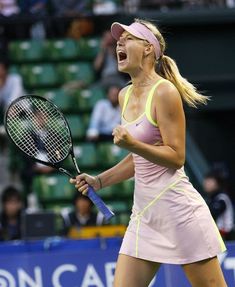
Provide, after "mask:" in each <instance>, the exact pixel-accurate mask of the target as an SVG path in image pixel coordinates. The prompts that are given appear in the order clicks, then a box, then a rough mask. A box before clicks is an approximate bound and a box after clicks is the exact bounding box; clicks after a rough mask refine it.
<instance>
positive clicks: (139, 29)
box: [111, 22, 161, 59]
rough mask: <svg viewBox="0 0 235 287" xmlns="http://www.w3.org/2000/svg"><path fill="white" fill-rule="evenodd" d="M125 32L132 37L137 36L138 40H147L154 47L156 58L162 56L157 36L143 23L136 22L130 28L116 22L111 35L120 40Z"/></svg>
mask: <svg viewBox="0 0 235 287" xmlns="http://www.w3.org/2000/svg"><path fill="white" fill-rule="evenodd" d="M124 31H127V32H128V33H130V34H131V35H133V36H135V37H136V38H139V39H142V40H146V41H148V42H149V43H150V44H152V45H153V46H154V51H155V55H156V58H157V59H158V58H159V56H160V53H161V52H160V51H161V50H160V44H159V42H158V40H157V38H156V36H155V35H154V34H153V32H152V31H150V30H149V29H148V28H147V27H146V26H145V25H143V24H141V23H137V22H134V23H132V24H131V25H130V26H127V25H123V24H121V23H118V22H114V23H113V24H112V26H111V33H112V36H113V37H114V39H116V40H119V38H120V36H121V35H122V33H123V32H124Z"/></svg>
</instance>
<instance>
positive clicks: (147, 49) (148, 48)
mask: <svg viewBox="0 0 235 287" xmlns="http://www.w3.org/2000/svg"><path fill="white" fill-rule="evenodd" d="M152 52H153V53H154V48H153V45H151V44H148V45H146V46H145V50H144V55H145V56H148V55H149V54H151V53H152Z"/></svg>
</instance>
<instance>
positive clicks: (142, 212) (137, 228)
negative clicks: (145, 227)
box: [135, 177, 182, 257]
mask: <svg viewBox="0 0 235 287" xmlns="http://www.w3.org/2000/svg"><path fill="white" fill-rule="evenodd" d="M181 178H182V177H179V178H178V179H177V180H176V181H174V182H173V183H171V184H169V185H168V186H166V187H165V188H164V189H163V190H162V191H161V192H160V193H159V194H158V195H157V196H156V197H155V198H154V199H153V200H152V201H151V202H150V203H149V204H148V205H147V206H145V208H144V209H143V210H142V211H141V212H140V213H139V214H138V215H137V218H136V219H137V227H136V240H135V255H136V257H138V252H139V230H140V223H141V217H142V216H143V214H144V213H145V211H146V210H147V209H148V208H149V207H150V206H152V205H153V204H154V203H155V202H156V201H158V199H159V198H160V197H162V195H163V194H164V193H165V192H166V191H167V190H168V189H169V188H172V187H173V186H174V185H175V184H177V183H178V182H179V181H180V180H181Z"/></svg>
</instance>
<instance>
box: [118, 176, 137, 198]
mask: <svg viewBox="0 0 235 287" xmlns="http://www.w3.org/2000/svg"><path fill="white" fill-rule="evenodd" d="M133 193H134V180H133V179H128V180H125V181H123V182H122V185H121V187H120V188H119V190H118V196H119V197H121V198H127V199H132V197H133Z"/></svg>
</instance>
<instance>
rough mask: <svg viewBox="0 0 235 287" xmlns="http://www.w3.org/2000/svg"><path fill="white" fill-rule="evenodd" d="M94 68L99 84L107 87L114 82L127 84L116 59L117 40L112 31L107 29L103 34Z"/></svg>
mask: <svg viewBox="0 0 235 287" xmlns="http://www.w3.org/2000/svg"><path fill="white" fill-rule="evenodd" d="M94 69H95V71H96V73H97V76H98V79H99V84H100V85H101V86H103V87H107V86H109V85H112V84H114V83H119V85H121V86H123V85H124V84H125V81H124V78H123V76H121V74H120V73H119V71H118V68H117V59H116V42H115V40H114V39H113V37H112V35H111V32H110V31H105V32H104V33H103V36H102V40H101V46H100V51H99V53H98V54H97V56H96V58H95V60H94Z"/></svg>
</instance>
